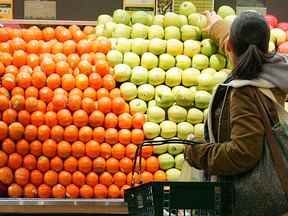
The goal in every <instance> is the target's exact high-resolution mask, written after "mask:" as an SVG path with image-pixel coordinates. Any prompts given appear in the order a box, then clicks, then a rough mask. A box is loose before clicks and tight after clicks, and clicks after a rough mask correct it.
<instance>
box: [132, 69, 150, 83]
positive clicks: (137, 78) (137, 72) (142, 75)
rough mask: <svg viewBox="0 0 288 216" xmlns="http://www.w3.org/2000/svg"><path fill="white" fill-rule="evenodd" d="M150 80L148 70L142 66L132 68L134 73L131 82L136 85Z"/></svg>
mask: <svg viewBox="0 0 288 216" xmlns="http://www.w3.org/2000/svg"><path fill="white" fill-rule="evenodd" d="M147 80H148V70H147V69H146V68H144V67H142V66H136V67H134V68H133V69H132V74H131V78H130V82H132V83H134V84H135V85H142V84H145V83H147Z"/></svg>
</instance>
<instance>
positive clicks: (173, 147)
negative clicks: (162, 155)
mask: <svg viewBox="0 0 288 216" xmlns="http://www.w3.org/2000/svg"><path fill="white" fill-rule="evenodd" d="M184 149H185V146H184V145H183V144H173V143H171V144H168V153H169V154H171V155H178V154H181V153H183V152H184Z"/></svg>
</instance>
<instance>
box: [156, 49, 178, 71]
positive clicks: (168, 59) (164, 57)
mask: <svg viewBox="0 0 288 216" xmlns="http://www.w3.org/2000/svg"><path fill="white" fill-rule="evenodd" d="M175 63H176V61H175V58H174V57H173V56H172V55H170V54H167V53H164V54H161V55H160V56H159V67H160V68H162V69H163V70H168V69H170V68H172V67H174V66H175Z"/></svg>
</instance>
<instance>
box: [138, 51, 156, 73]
mask: <svg viewBox="0 0 288 216" xmlns="http://www.w3.org/2000/svg"><path fill="white" fill-rule="evenodd" d="M141 66H142V67H145V68H146V69H148V70H150V69H152V68H156V67H158V57H157V56H156V55H154V54H153V53H151V52H146V53H144V54H143V55H142V58H141Z"/></svg>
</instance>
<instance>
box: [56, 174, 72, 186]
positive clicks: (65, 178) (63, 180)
mask: <svg viewBox="0 0 288 216" xmlns="http://www.w3.org/2000/svg"><path fill="white" fill-rule="evenodd" d="M71 181H72V175H71V174H70V173H69V172H67V171H61V172H60V173H59V175H58V182H59V184H61V185H63V186H67V185H69V184H70V183H71Z"/></svg>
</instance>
